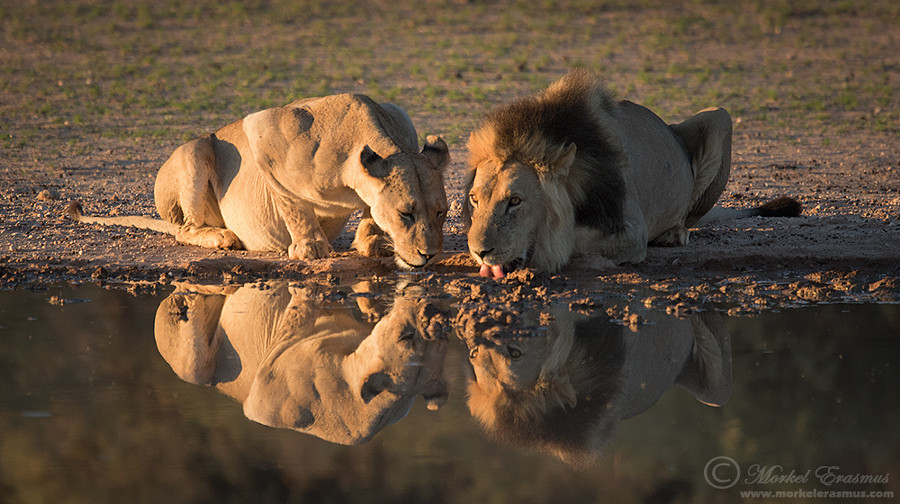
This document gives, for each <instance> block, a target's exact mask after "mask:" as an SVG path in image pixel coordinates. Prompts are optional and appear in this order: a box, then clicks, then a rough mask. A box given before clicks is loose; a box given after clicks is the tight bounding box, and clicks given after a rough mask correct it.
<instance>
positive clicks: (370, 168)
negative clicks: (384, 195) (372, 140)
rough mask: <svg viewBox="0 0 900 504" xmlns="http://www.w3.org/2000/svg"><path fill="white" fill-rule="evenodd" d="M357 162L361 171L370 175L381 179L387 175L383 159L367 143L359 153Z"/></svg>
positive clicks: (386, 167)
mask: <svg viewBox="0 0 900 504" xmlns="http://www.w3.org/2000/svg"><path fill="white" fill-rule="evenodd" d="M359 164H360V165H362V168H363V171H364V172H366V173H368V174H369V175H370V176H372V177H375V178H379V179H382V178H384V177H387V175H388V171H389V170H388V166H387V165H386V163H385V162H384V159H383V158H382V157H381V156H379V155H378V154H376V153H375V151H373V150H372V149H370V148H369V146H368V145H366V146H365V147H363V149H362V152H360V153H359Z"/></svg>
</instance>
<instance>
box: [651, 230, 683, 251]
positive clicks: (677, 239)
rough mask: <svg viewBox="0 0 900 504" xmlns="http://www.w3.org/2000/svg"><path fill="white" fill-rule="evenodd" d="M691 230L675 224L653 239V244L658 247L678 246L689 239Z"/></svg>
mask: <svg viewBox="0 0 900 504" xmlns="http://www.w3.org/2000/svg"><path fill="white" fill-rule="evenodd" d="M690 237H691V231H690V230H689V229H687V228H686V227H684V226H681V225H675V226H672V227H671V228H669V229H667V230H666V231H664V232H663V233H662V234H661V235H659V236H657V237H656V238H654V240H653V242H652V243H653V245H656V246H660V247H679V246H684V245H687V244H688V242H689V241H690Z"/></svg>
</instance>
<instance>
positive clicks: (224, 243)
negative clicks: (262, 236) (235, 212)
mask: <svg viewBox="0 0 900 504" xmlns="http://www.w3.org/2000/svg"><path fill="white" fill-rule="evenodd" d="M219 243H220V245H219V248H224V249H235V250H237V249H242V248H244V245H243V244H242V243H241V239H240V238H238V236H237V235H236V234H234V231H232V230H230V229H223V230H222V239H221V241H220V242H219Z"/></svg>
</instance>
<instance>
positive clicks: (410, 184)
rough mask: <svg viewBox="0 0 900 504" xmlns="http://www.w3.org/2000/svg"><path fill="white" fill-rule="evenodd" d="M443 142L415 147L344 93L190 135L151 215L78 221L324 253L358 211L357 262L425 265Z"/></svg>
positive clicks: (200, 241)
mask: <svg viewBox="0 0 900 504" xmlns="http://www.w3.org/2000/svg"><path fill="white" fill-rule="evenodd" d="M448 162H449V152H448V149H447V145H446V144H445V143H444V141H443V140H441V139H440V138H438V137H429V138H428V142H426V144H425V146H424V148H423V149H422V150H421V152H419V150H418V137H417V134H416V130H415V128H414V127H413V125H412V122H411V121H410V119H409V117H408V116H407V115H406V113H405V112H404V111H403V110H402V109H400V108H399V107H397V106H396V105H393V104H379V103H376V102H374V101H372V100H371V99H369V98H368V97H366V96H362V95H354V94H342V95H333V96H326V97H322V98H309V99H304V100H298V101H296V102H294V103H291V104H289V105H286V106H284V107H277V108H272V109H267V110H263V111H260V112H256V113H253V114H250V115H248V116H247V117H245V118H244V119H241V120H239V121H236V122H234V123H232V124H229V125H227V126H225V127H223V128H221V129H219V130H217V131H216V132H214V133H211V134H207V135H203V136H201V137H199V138H197V139H195V140H192V141H190V142H188V143H186V144H184V145H182V146H181V147H179V148H178V149H176V150H175V152H173V153H172V155H171V157H170V158H169V159H168V160H167V161H166V162H165V163H164V164H163V166H162V168H160V171H159V174H158V176H157V179H156V186H155V191H154V193H155V194H154V197H155V201H156V207H157V210H158V212H159V214H160V216H161V217H162V218H163V219H164V220H165V221H167V223H171V224H172V225H174V226H172V225H165V224H161V223H160V221H158V220H155V222H153V221H154V219H148V218H95V217H85V216H83V215H81V212H79V211H77V209H74V208H73V210H72V211H71V212H70V214H71V216H72V217H73V218H74V219H75V220H78V221H81V222H93V223H100V224H123V225H134V226H139V227H147V228H150V229H154V230H158V231H163V232H169V233H172V234H174V235H175V238H176V240H178V241H179V242H183V243H188V244H193V245H199V246H203V247H214V248H247V249H250V250H270V251H284V252H287V254H288V256H289V257H290V258H292V259H317V258H322V257H326V256H328V255H329V254H330V253H331V251H332V248H331V242H332V241H333V240H334V239H335V238H336V237H337V235H338V234H339V233H340V231H341V230H342V229H343V227H344V225H345V223H346V222H347V219H348V218H349V216H350V214H351V213H352V212H353V211H355V210H358V209H362V210H363V211H364V215H363V219H362V222H361V223H360V226H359V227H358V228H357V233H356V238H355V240H354V242H353V244H354V247H355V248H357V249H358V250H359V251H360V252H361V253H362V254H364V255H385V254H389V253H391V252H393V253H394V254H395V257H396V259H397V262H398V264H400V265H401V266H406V267H418V266H423V265H424V264H426V263H427V262H428V261H429V260H430V259H431V258H432V257H433V256H434V255H435V254H437V253H438V252H440V251H441V248H442V245H443V234H442V226H443V222H444V218H445V215H446V210H447V202H446V194H445V193H444V186H443V169H444V167H446V166H447V164H448Z"/></svg>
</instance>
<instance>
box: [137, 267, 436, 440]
mask: <svg viewBox="0 0 900 504" xmlns="http://www.w3.org/2000/svg"><path fill="white" fill-rule="evenodd" d="M265 287H266V288H264V289H260V288H258V287H257V286H242V287H233V286H228V287H216V286H200V285H190V284H181V285H179V286H178V289H177V290H176V291H175V292H173V293H172V294H171V295H170V296H169V297H167V298H166V299H165V300H163V302H162V303H161V304H160V306H159V309H158V310H157V313H156V321H155V335H156V344H157V348H158V349H159V352H160V354H161V355H162V356H163V358H164V359H165V360H166V362H168V363H169V365H170V366H171V367H172V370H173V371H175V373H176V374H177V375H178V376H179V377H180V378H181V379H182V380H185V381H187V382H190V383H194V384H198V385H211V386H214V387H215V388H216V389H217V390H219V391H220V392H222V393H224V394H226V395H228V396H230V397H232V398H234V399H236V400H237V401H239V402H241V403H242V404H243V408H244V414H245V415H246V416H247V418H249V419H251V420H253V421H255V422H258V423H261V424H263V425H268V426H271V427H277V428H284V429H294V430H297V431H299V432H303V433H307V434H312V435H314V436H317V437H319V438H321V439H325V440H327V441H331V442H334V443H340V444H361V443H365V442H367V441H369V440H370V439H372V437H373V436H375V435H376V434H377V433H378V432H379V431H381V430H382V429H384V428H385V427H387V426H388V425H391V424H393V423H395V422H397V421H399V420H401V419H402V418H403V417H404V416H406V414H407V413H408V412H409V411H410V408H411V406H412V404H413V402H414V401H415V400H416V398H417V397H418V396H420V395H421V396H422V397H423V398H424V399H425V401H426V404H427V407H428V409H431V410H435V409H437V408H439V407H440V406H442V405H443V404H444V403H445V402H446V400H447V397H448V392H447V385H446V381H445V379H444V371H443V366H444V357H445V354H446V348H447V342H446V338H445V337H444V332H445V331H446V329H445V327H444V326H445V324H444V322H445V321H446V316H445V314H444V313H443V311H442V310H441V309H440V308H439V307H438V306H437V305H436V304H434V303H432V302H431V301H429V300H427V299H424V295H423V293H422V292H421V290H420V289H419V288H417V287H415V286H411V287H406V288H405V289H404V290H401V291H400V292H398V293H397V295H396V297H395V298H394V300H393V303H392V306H391V308H390V310H389V311H388V312H387V313H386V314H385V315H384V316H383V318H381V320H379V321H378V322H377V323H375V324H374V325H373V324H370V323H368V322H366V321H362V320H359V319H358V317H357V316H355V315H354V313H353V311H352V310H351V309H350V307H347V306H332V305H326V304H325V303H324V302H323V301H322V299H321V293H320V292H318V293H317V292H316V290H315V288H295V287H289V286H288V285H287V284H286V283H283V282H275V283H268V284H265ZM360 299H364V298H360ZM360 308H361V309H362V307H360Z"/></svg>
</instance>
